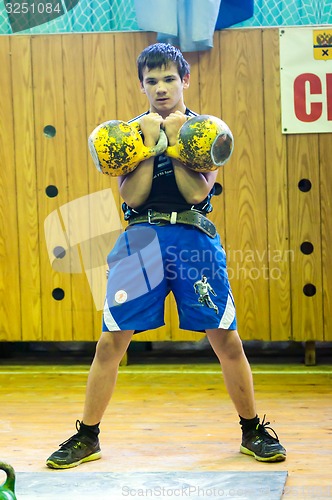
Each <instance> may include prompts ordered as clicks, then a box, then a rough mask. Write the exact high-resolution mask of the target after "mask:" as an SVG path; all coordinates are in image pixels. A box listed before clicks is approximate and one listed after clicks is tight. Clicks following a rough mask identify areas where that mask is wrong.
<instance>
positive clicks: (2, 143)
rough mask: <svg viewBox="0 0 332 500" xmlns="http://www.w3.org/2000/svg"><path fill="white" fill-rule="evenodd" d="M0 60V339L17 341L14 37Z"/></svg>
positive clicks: (2, 44) (1, 43) (1, 40)
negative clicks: (11, 44) (12, 56)
mask: <svg viewBox="0 0 332 500" xmlns="http://www.w3.org/2000/svg"><path fill="white" fill-rule="evenodd" d="M0 61H1V71H0V89H1V106H0V158H1V161H0V164H1V183H0V318H1V321H0V340H7V341H14V340H21V314H20V312H21V304H20V291H19V275H20V266H19V251H18V231H17V207H16V172H15V161H14V148H15V142H18V143H19V142H20V141H22V142H23V141H24V134H25V130H24V128H23V127H22V128H21V130H20V136H19V137H15V136H14V130H13V95H12V85H11V77H12V76H11V75H12V71H11V55H10V37H7V36H6V37H5V36H3V37H0ZM25 266H26V268H28V267H29V262H28V261H26V262H25Z"/></svg>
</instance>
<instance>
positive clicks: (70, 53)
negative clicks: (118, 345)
mask: <svg viewBox="0 0 332 500" xmlns="http://www.w3.org/2000/svg"><path fill="white" fill-rule="evenodd" d="M62 54H63V91H64V105H65V108H64V112H65V143H66V153H67V165H68V172H67V179H68V203H70V204H71V205H72V206H73V216H72V217H70V216H69V218H68V220H67V227H68V233H69V236H70V234H72V233H74V232H75V233H77V232H79V233H80V234H82V238H85V237H86V236H85V235H86V231H85V228H86V225H87V224H88V221H87V220H86V217H85V214H84V213H82V214H80V216H79V217H76V216H75V215H76V212H77V210H79V209H80V206H81V204H76V199H77V198H81V197H84V199H86V203H88V199H87V198H88V193H89V177H88V166H90V165H89V164H88V155H89V153H88V148H87V137H88V133H87V129H86V109H85V106H84V102H85V84H84V66H83V61H84V58H83V37H82V35H70V36H68V35H64V36H63V37H62ZM82 243H86V242H84V240H83V241H82ZM79 245H80V243H79ZM71 280H72V287H71V293H72V296H71V301H72V321H73V340H90V339H91V338H93V336H94V321H93V320H94V309H95V305H94V303H93V298H92V294H91V290H90V287H89V283H88V280H87V277H86V275H85V271H84V265H83V263H82V265H81V272H80V273H73V274H71Z"/></svg>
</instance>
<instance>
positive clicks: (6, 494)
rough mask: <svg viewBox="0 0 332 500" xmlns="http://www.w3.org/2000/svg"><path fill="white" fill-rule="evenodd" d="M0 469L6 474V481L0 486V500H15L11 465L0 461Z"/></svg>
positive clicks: (13, 473)
mask: <svg viewBox="0 0 332 500" xmlns="http://www.w3.org/2000/svg"><path fill="white" fill-rule="evenodd" d="M0 470H3V471H5V472H6V474H7V478H6V481H5V482H4V483H3V484H2V485H1V486H0V500H16V496H15V472H14V469H13V467H11V466H10V465H8V464H5V463H4V462H0Z"/></svg>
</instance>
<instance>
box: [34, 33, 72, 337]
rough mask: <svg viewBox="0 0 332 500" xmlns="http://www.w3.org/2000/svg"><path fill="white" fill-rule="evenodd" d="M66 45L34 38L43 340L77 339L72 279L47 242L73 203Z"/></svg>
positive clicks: (55, 38) (58, 40) (57, 37)
mask: <svg viewBox="0 0 332 500" xmlns="http://www.w3.org/2000/svg"><path fill="white" fill-rule="evenodd" d="M61 42H62V40H61V36H60V35H54V36H52V37H50V36H37V37H32V64H33V90H34V92H33V99H34V117H35V145H36V168H37V186H38V224H39V229H40V234H39V238H40V240H39V253H40V266H41V267H40V269H41V304H42V339H43V340H72V301H71V277H70V274H69V273H62V272H56V271H54V270H53V269H52V267H51V265H50V259H49V255H48V252H47V248H46V242H47V241H48V238H52V237H53V226H52V227H51V228H50V229H51V231H50V232H49V233H47V234H46V235H44V223H45V219H46V217H48V216H49V214H50V213H51V212H54V211H55V212H54V213H55V215H58V218H59V220H60V221H61V216H60V212H59V208H60V207H61V206H62V205H64V204H65V203H67V202H68V185H67V168H66V135H65V115H64V93H63V65H62V43H61ZM48 125H51V126H54V127H55V129H56V135H55V136H54V137H53V138H49V137H47V136H46V135H45V134H44V127H45V126H48ZM50 185H53V186H56V187H57V189H58V195H57V196H55V197H49V196H47V194H46V192H45V189H46V188H47V187H48V186H50ZM54 220H55V222H56V219H54ZM36 222H37V221H36ZM54 289H62V290H63V291H64V293H65V296H64V298H63V300H55V299H54V298H53V297H52V292H53V290H54Z"/></svg>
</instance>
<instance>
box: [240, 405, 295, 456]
mask: <svg viewBox="0 0 332 500" xmlns="http://www.w3.org/2000/svg"><path fill="white" fill-rule="evenodd" d="M269 424H270V422H265V415H264V418H263V422H262V423H261V424H258V425H257V426H256V429H253V430H251V431H246V432H243V434H242V444H241V446H240V451H241V453H245V454H246V455H251V456H253V457H255V459H256V460H258V461H259V462H282V461H283V460H286V450H285V448H284V447H283V446H282V445H281V444H280V443H279V439H278V436H277V434H276V433H275V432H274V430H273V429H271V427H268V426H269ZM266 429H270V431H272V432H273V434H274V436H275V437H274V436H271V434H269V433H268V432H267V430H266Z"/></svg>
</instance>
